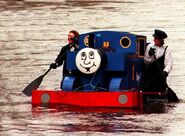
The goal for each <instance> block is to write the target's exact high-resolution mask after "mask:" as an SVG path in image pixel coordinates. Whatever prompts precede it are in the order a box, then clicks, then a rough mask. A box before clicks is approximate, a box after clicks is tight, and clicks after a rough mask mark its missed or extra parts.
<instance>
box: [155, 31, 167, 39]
mask: <svg viewBox="0 0 185 136" xmlns="http://www.w3.org/2000/svg"><path fill="white" fill-rule="evenodd" d="M153 37H155V38H158V39H165V38H167V37H168V36H167V34H166V33H165V32H164V31H162V30H159V29H155V32H154V34H153Z"/></svg>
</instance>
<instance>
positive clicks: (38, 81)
mask: <svg viewBox="0 0 185 136" xmlns="http://www.w3.org/2000/svg"><path fill="white" fill-rule="evenodd" d="M74 40H76V39H74ZM76 42H77V41H75V43H74V44H72V46H67V48H65V49H64V52H63V54H62V55H60V57H59V58H58V59H57V60H56V62H55V63H57V62H58V61H60V59H61V58H62V57H63V56H64V55H65V53H66V51H67V50H70V49H71V48H72V47H75V46H77V45H76ZM51 69H52V68H51V67H50V68H49V69H48V70H47V71H46V73H44V74H43V75H41V76H39V77H38V78H36V79H35V80H34V81H32V82H31V83H30V84H29V85H27V86H26V87H25V88H24V90H23V91H22V92H23V93H24V94H25V95H27V96H31V95H32V91H33V90H36V89H37V88H38V87H39V86H40V84H41V82H42V80H43V78H44V76H45V75H47V73H49V71H50V70H51Z"/></svg>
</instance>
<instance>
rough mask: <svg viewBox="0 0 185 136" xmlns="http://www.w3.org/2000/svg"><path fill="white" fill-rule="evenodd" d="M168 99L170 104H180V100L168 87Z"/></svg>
mask: <svg viewBox="0 0 185 136" xmlns="http://www.w3.org/2000/svg"><path fill="white" fill-rule="evenodd" d="M167 97H168V101H169V102H179V98H178V97H177V95H176V93H175V92H174V91H173V90H172V89H171V88H170V87H168V90H167Z"/></svg>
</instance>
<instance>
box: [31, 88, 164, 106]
mask: <svg viewBox="0 0 185 136" xmlns="http://www.w3.org/2000/svg"><path fill="white" fill-rule="evenodd" d="M145 94H149V95H160V96H161V95H164V94H161V93H159V92H145V93H144V92H137V91H123V92H72V91H71V92H66V91H49V90H34V91H33V92H32V105H33V106H43V105H47V106H56V105H73V106H81V107H109V108H111V107H115V108H116V107H118V108H120V107H121V108H122V107H124V108H142V107H143V104H144V102H143V95H145Z"/></svg>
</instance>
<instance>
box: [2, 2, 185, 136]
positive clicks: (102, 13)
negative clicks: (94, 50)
mask: <svg viewBox="0 0 185 136" xmlns="http://www.w3.org/2000/svg"><path fill="white" fill-rule="evenodd" d="M184 5H185V1H184V0H176V1H174V0H168V1H158V0H150V1H147V0H142V1H140V0H104V1H98V0H95V1H92V0H89V1H88V0H84V1H83V0H77V1H72V0H12V1H10V0H8V1H6V0H1V1H0V10H1V12H0V20H1V21H0V135H3V136H6V135H24V136H25V135H33V136H37V135H39V136H40V135H53V136H56V135H106V136H107V135H137V136H138V135H147V136H148V135H184V134H185V132H184V128H185V125H184V124H185V117H184V114H185V111H184V108H185V102H184V101H185V89H184V88H185V85H184V79H185V71H184V66H185V61H183V59H184V58H185V51H184V47H183V46H184V45H185V26H184V24H185V18H184V16H185V9H184ZM155 28H158V29H163V30H165V31H166V32H167V34H168V37H169V38H168V39H167V40H166V44H168V45H169V47H170V49H171V50H172V51H173V58H174V67H173V71H172V72H171V74H170V75H169V79H168V84H169V86H170V87H171V88H173V90H175V92H176V93H177V95H178V96H179V98H180V99H181V102H180V103H178V104H168V105H167V106H166V109H165V112H162V113H157V112H150V113H147V112H145V113H135V112H128V113H127V112H125V111H122V112H112V111H111V112H100V111H99V112H98V111H96V112H88V111H81V112H80V111H76V112H75V111H65V109H62V110H60V111H58V112H56V109H44V108H43V109H32V107H31V103H30V102H31V98H29V97H26V96H25V95H24V94H22V93H21V91H22V90H23V89H24V87H25V86H26V85H27V84H29V83H30V82H31V81H33V80H34V79H35V78H37V77H38V76H39V75H41V74H43V73H44V72H45V71H46V70H47V69H48V66H49V64H50V63H52V62H53V60H54V59H55V58H56V56H57V54H58V53H59V51H60V48H61V47H62V46H63V45H65V44H66V42H67V41H66V38H67V33H68V31H70V30H71V29H76V30H78V31H79V32H80V33H84V32H89V31H96V30H115V31H128V32H133V33H136V34H142V35H146V36H147V38H148V41H149V42H150V41H152V34H153V30H154V29H155ZM61 70H62V69H61V68H59V69H57V70H53V71H51V72H50V73H48V75H47V76H46V77H45V78H44V80H43V82H42V84H41V86H40V89H58V88H59V82H60V80H61Z"/></svg>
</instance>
